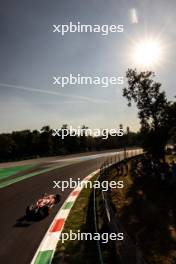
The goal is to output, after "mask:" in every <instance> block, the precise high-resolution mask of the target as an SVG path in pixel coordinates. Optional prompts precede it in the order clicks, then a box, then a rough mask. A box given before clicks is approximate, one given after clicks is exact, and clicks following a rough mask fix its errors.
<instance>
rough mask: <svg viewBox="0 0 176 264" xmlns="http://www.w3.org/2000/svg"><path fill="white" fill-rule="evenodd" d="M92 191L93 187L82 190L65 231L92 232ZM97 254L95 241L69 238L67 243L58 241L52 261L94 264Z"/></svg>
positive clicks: (67, 221) (70, 263)
mask: <svg viewBox="0 0 176 264" xmlns="http://www.w3.org/2000/svg"><path fill="white" fill-rule="evenodd" d="M96 178H97V175H96V176H95V177H93V179H92V181H94V180H96ZM92 193H93V192H92V189H90V188H84V189H83V190H82V191H81V193H80V195H79V197H78V199H77V200H76V202H75V204H74V206H73V208H72V209H71V212H70V215H69V217H68V218H67V220H66V223H65V227H64V230H63V233H69V231H70V230H72V231H73V232H77V231H78V230H80V231H81V232H90V230H88V229H89V228H90V227H91V225H92V223H91V221H92V220H93V214H92V212H90V208H89V205H90V201H91V199H92ZM91 204H92V203H91ZM90 214H91V215H90ZM89 216H91V217H89ZM90 218H91V220H90ZM96 254H97V248H96V243H95V241H79V240H74V241H70V240H67V241H65V243H61V242H59V243H58V245H57V248H56V251H55V255H54V259H53V262H52V263H53V264H56V263H68V264H72V263H77V264H81V263H85V264H86V263H87V264H88V263H91V264H93V263H97V256H96Z"/></svg>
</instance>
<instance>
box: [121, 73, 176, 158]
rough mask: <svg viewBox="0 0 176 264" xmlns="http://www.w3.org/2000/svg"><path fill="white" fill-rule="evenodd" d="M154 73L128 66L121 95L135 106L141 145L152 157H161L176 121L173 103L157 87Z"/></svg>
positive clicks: (175, 109) (158, 85)
mask: <svg viewBox="0 0 176 264" xmlns="http://www.w3.org/2000/svg"><path fill="white" fill-rule="evenodd" d="M154 76H155V75H154V73H153V72H151V71H144V72H140V73H138V72H137V70H136V69H134V70H133V69H128V71H127V73H126V77H127V82H128V87H127V88H124V89H123V96H124V97H126V99H127V100H128V106H131V104H132V101H134V103H135V104H136V106H137V108H138V117H139V119H140V124H141V133H142V137H143V146H144V148H145V149H146V150H147V151H149V152H150V153H151V154H152V155H153V156H154V157H155V158H163V157H164V150H165V145H166V143H167V141H168V139H169V138H170V136H171V131H173V129H174V127H175V124H176V120H175V118H176V104H175V103H174V102H169V101H168V100H167V98H166V95H165V92H162V91H160V88H161V84H160V83H158V82H154V80H153V78H154Z"/></svg>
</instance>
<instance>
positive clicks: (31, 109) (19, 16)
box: [0, 0, 176, 132]
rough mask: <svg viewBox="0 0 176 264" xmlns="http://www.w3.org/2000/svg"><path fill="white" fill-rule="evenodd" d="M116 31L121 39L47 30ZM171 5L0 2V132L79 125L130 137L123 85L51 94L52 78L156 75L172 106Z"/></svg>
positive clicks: (131, 121)
mask: <svg viewBox="0 0 176 264" xmlns="http://www.w3.org/2000/svg"><path fill="white" fill-rule="evenodd" d="M69 21H72V22H73V23H76V22H77V21H80V22H81V24H100V25H101V24H108V25H111V24H116V25H118V24H123V25H124V33H120V34H119V33H113V34H111V35H109V36H101V35H100V34H95V33H70V34H69V33H68V34H66V35H65V37H62V36H60V35H58V34H53V33H52V25H53V24H68V22H69ZM175 21H176V1H175V0H167V1H166V0H155V1H153V0H143V1H141V0H109V1H105V0H89V1H87V0H79V1H78V0H72V1H68V0H67V1H66V0H57V1H56V0H52V1H48V0H38V1H36V0H30V1H28V0H13V1H10V0H1V6H0V36H1V41H0V58H1V59H0V124H1V126H0V132H10V131H12V130H21V129H27V128H29V129H36V128H37V129H39V128H41V127H42V126H43V125H47V124H48V125H50V126H51V127H52V128H56V127H57V128H58V127H60V126H61V125H62V124H66V123H67V124H69V125H72V126H74V127H76V126H79V125H82V124H85V125H87V126H89V127H91V128H114V127H117V126H118V124H119V123H123V124H124V126H130V127H131V129H132V130H137V129H138V127H139V125H138V119H137V111H136V109H135V107H132V108H128V107H127V103H126V100H125V99H124V98H123V97H122V88H123V87H124V86H125V85H117V86H114V85H111V86H109V87H107V88H102V87H93V86H85V87H83V86H67V87H64V88H56V87H55V86H53V85H52V76H62V75H65V76H67V75H69V74H70V73H73V74H78V73H80V74H82V75H85V76H95V75H100V76H125V72H126V70H127V69H128V68H129V67H135V66H136V67H138V68H140V67H141V68H147V69H150V68H151V69H152V70H154V71H155V73H156V76H157V80H159V81H160V82H161V83H162V84H163V86H162V87H163V89H164V90H166V93H167V96H168V97H169V98H170V99H172V100H174V95H175V91H174V90H175V63H176V52H175V51H176V30H175Z"/></svg>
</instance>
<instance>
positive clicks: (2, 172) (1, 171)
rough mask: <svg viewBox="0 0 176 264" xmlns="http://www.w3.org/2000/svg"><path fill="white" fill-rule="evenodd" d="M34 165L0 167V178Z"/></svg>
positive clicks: (2, 178)
mask: <svg viewBox="0 0 176 264" xmlns="http://www.w3.org/2000/svg"><path fill="white" fill-rule="evenodd" d="M33 166H34V165H23V166H15V167H9V168H0V180H4V179H6V178H8V177H10V176H12V175H14V174H16V173H18V172H21V171H25V170H27V169H30V168H32V167H33Z"/></svg>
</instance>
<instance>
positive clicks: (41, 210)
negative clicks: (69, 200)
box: [26, 193, 60, 219]
mask: <svg viewBox="0 0 176 264" xmlns="http://www.w3.org/2000/svg"><path fill="white" fill-rule="evenodd" d="M59 201H60V195H59V194H46V193H45V194H44V195H43V196H42V197H41V198H39V199H38V200H37V202H36V203H35V204H31V205H29V206H27V208H26V218H27V219H41V218H44V217H46V216H48V215H49V212H50V210H51V208H52V207H53V206H54V205H55V204H57V203H59Z"/></svg>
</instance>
